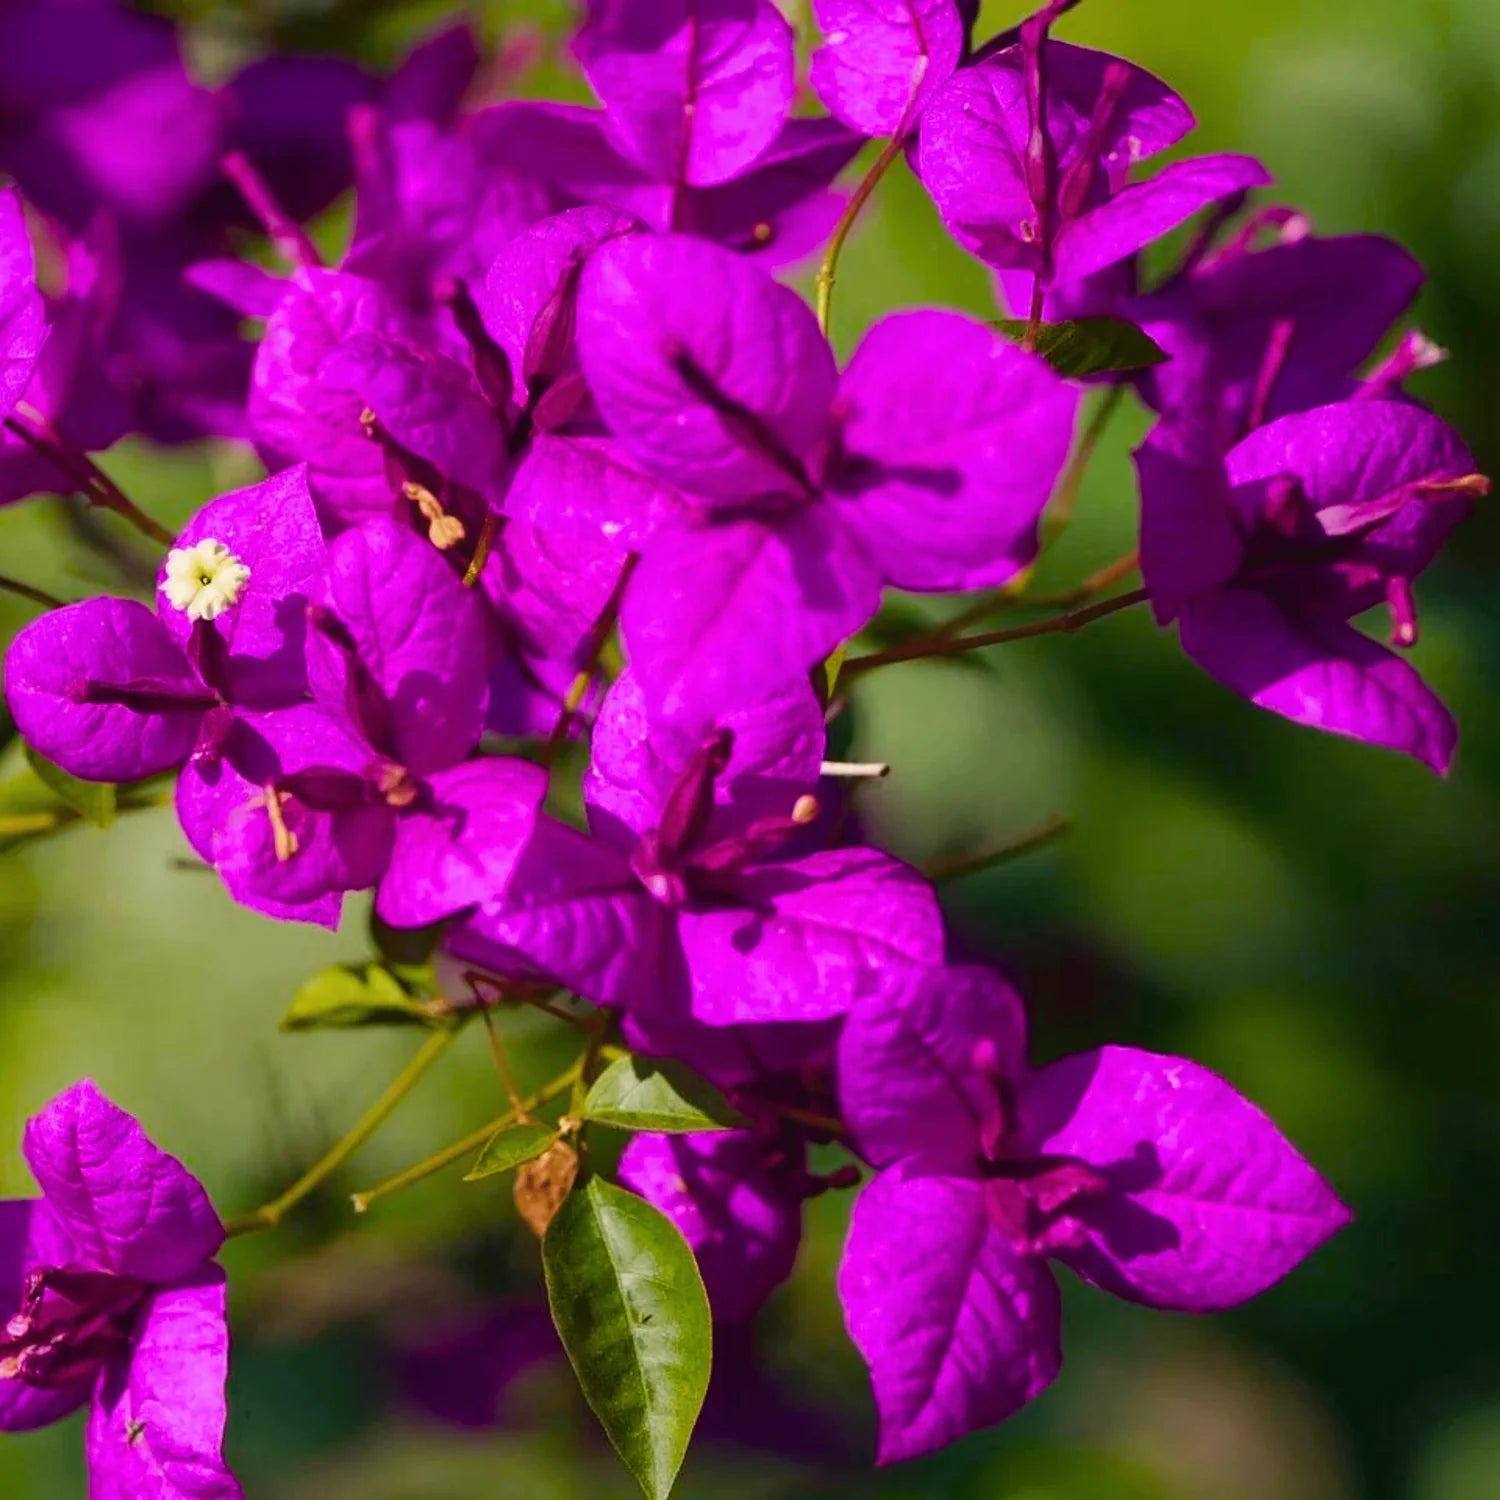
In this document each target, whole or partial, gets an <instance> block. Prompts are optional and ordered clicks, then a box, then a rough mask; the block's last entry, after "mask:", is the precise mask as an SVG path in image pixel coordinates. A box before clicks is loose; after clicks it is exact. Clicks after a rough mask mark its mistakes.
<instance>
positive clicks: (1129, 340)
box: [995, 318, 1167, 380]
mask: <svg viewBox="0 0 1500 1500" xmlns="http://www.w3.org/2000/svg"><path fill="white" fill-rule="evenodd" d="M995 326H996V327H997V328H999V330H1000V332H1001V333H1003V334H1004V335H1005V336H1006V338H1008V339H1012V340H1013V341H1014V342H1016V343H1018V344H1019V343H1021V342H1022V341H1023V340H1024V339H1025V337H1026V320H1025V319H1024V318H1002V319H1001V320H1000V321H999V322H998V323H997V324H996V325H995ZM1036 352H1037V353H1038V354H1040V355H1041V357H1042V358H1043V359H1045V360H1046V361H1047V363H1048V364H1049V365H1051V366H1052V368H1053V369H1054V370H1056V371H1057V373H1058V374H1059V375H1066V376H1067V377H1068V379H1069V380H1082V379H1083V378H1084V377H1085V376H1088V375H1108V374H1112V373H1117V372H1120V371H1125V370H1146V369H1149V368H1150V367H1151V366H1152V365H1159V364H1162V363H1164V362H1165V360H1166V358H1167V353H1166V350H1164V349H1163V348H1162V347H1161V345H1160V344H1158V343H1157V342H1156V340H1155V339H1153V338H1151V337H1150V336H1149V335H1147V334H1145V333H1143V332H1142V331H1141V330H1140V329H1139V328H1137V327H1136V326H1135V324H1134V323H1126V322H1125V321H1124V320H1123V319H1120V318H1084V319H1082V320H1081V321H1079V322H1076V323H1043V324H1042V327H1041V332H1040V336H1039V337H1038V339H1037V346H1036Z"/></svg>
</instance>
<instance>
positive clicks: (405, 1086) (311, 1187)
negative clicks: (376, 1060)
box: [224, 1030, 458, 1235]
mask: <svg viewBox="0 0 1500 1500" xmlns="http://www.w3.org/2000/svg"><path fill="white" fill-rule="evenodd" d="M457 1035H458V1033H457V1032H456V1031H446V1030H445V1031H434V1032H433V1033H432V1035H431V1036H429V1037H428V1038H427V1040H426V1041H425V1042H423V1043H422V1045H421V1047H420V1048H419V1049H418V1051H417V1053H416V1055H415V1056H414V1057H413V1058H412V1059H411V1061H410V1062H409V1063H407V1065H406V1066H405V1067H404V1068H403V1069H402V1070H401V1071H400V1073H398V1074H397V1075H396V1077H395V1079H394V1080H393V1081H392V1083H391V1085H390V1087H389V1088H387V1089H386V1091H385V1092H384V1093H383V1094H382V1095H381V1096H380V1097H379V1098H378V1099H377V1100H376V1101H375V1103H374V1104H372V1105H371V1106H370V1108H369V1109H368V1110H367V1111H366V1112H365V1113H364V1115H362V1116H361V1117H360V1119H359V1121H358V1123H356V1124H355V1126H354V1128H353V1129H352V1130H350V1132H349V1133H348V1134H347V1135H346V1136H344V1138H343V1139H342V1140H341V1141H339V1142H338V1144H337V1145H335V1146H334V1147H333V1149H332V1150H331V1151H329V1152H328V1154H327V1155H326V1156H324V1157H322V1158H321V1159H320V1160H318V1161H316V1162H314V1163H313V1165H312V1166H311V1167H309V1168H308V1169H307V1171H306V1172H304V1173H303V1174H302V1176H300V1177H299V1178H298V1179H297V1180H296V1181H295V1182H294V1183H293V1184H292V1185H291V1186H290V1187H289V1188H288V1189H287V1190H286V1191H285V1192H284V1193H282V1194H281V1195H280V1196H279V1197H277V1198H273V1199H272V1200H271V1201H270V1202H269V1203H266V1204H262V1205H261V1207H260V1208H257V1209H255V1210H254V1212H252V1213H248V1214H244V1215H243V1216H241V1217H240V1218H237V1219H231V1220H230V1221H229V1223H228V1224H226V1225H225V1226H224V1230H225V1233H226V1234H229V1235H237V1234H251V1233H253V1232H254V1231H255V1230H257V1229H274V1228H275V1227H276V1225H277V1224H279V1223H280V1222H281V1220H282V1219H283V1218H285V1217H286V1215H287V1214H289V1213H290V1212H291V1211H292V1210H293V1209H294V1208H296V1206H297V1205H298V1204H299V1203H301V1202H302V1200H303V1199H304V1198H306V1197H307V1196H308V1195H309V1194H310V1193H312V1192H314V1191H315V1190H316V1189H317V1188H318V1187H320V1186H321V1185H322V1184H323V1183H324V1182H326V1181H327V1180H328V1178H330V1177H331V1176H332V1175H333V1174H334V1173H335V1172H336V1171H338V1169H339V1168H340V1167H341V1166H343V1164H344V1163H345V1162H346V1161H348V1159H349V1158H350V1157H351V1156H353V1155H354V1153H355V1152H356V1151H358V1150H359V1148H360V1147H361V1146H363V1145H364V1144H365V1142H366V1141H368V1140H369V1139H370V1137H371V1136H372V1135H374V1134H375V1132H376V1131H377V1130H379V1129H380V1127H381V1126H382V1125H384V1124H385V1122H386V1121H387V1120H388V1119H390V1117H391V1115H392V1114H394V1113H395V1111H396V1107H397V1105H399V1104H400V1103H401V1101H402V1100H403V1099H405V1098H406V1096H407V1095H408V1094H409V1093H411V1091H412V1090H413V1089H414V1088H415V1087H416V1086H417V1084H418V1083H420V1082H421V1081H422V1078H423V1077H424V1076H425V1075H426V1074H427V1072H428V1070H429V1069H430V1068H431V1067H432V1066H433V1064H434V1063H436V1062H437V1060H438V1059H439V1058H440V1057H441V1056H442V1055H443V1053H445V1052H446V1051H447V1050H448V1048H449V1047H451V1046H452V1045H453V1042H454V1039H455V1038H456V1037H457Z"/></svg>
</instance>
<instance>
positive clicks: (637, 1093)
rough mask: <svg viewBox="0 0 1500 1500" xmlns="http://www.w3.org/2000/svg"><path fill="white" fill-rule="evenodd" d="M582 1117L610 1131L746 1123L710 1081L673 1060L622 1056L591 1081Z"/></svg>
mask: <svg viewBox="0 0 1500 1500" xmlns="http://www.w3.org/2000/svg"><path fill="white" fill-rule="evenodd" d="M583 1113H584V1118H585V1119H588V1120H592V1121H594V1122H595V1123H596V1124H599V1125H612V1126H614V1128H615V1129H616V1130H659V1131H664V1132H665V1133H667V1134H669V1135H684V1134H687V1133H688V1132H690V1131H695V1130H735V1129H737V1128H739V1127H741V1126H744V1125H748V1124H749V1123H750V1122H749V1121H748V1120H746V1119H745V1117H744V1116H743V1115H742V1114H740V1113H739V1111H738V1110H736V1109H735V1108H734V1106H733V1105H731V1104H730V1103H729V1101H728V1100H727V1099H726V1098H725V1097H724V1096H723V1095H722V1094H721V1093H720V1092H719V1091H718V1089H716V1088H715V1087H714V1086H713V1085H712V1084H711V1083H706V1082H705V1081H704V1080H703V1079H701V1078H699V1077H698V1075H697V1074H696V1073H694V1072H693V1071H692V1070H691V1069H690V1068H685V1067H683V1065H682V1064H681V1063H678V1062H666V1061H657V1060H655V1059H648V1058H644V1057H622V1058H620V1059H618V1060H617V1061H616V1062H613V1063H611V1064H610V1065H609V1067H607V1068H606V1069H605V1070H604V1072H602V1073H601V1074H600V1075H599V1077H598V1078H597V1079H595V1081H594V1086H593V1088H591V1089H590V1090H589V1093H588V1098H587V1099H586V1100H584V1105H583Z"/></svg>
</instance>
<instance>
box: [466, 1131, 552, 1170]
mask: <svg viewBox="0 0 1500 1500" xmlns="http://www.w3.org/2000/svg"><path fill="white" fill-rule="evenodd" d="M556 1139H557V1126H555V1125H544V1124H542V1123H541V1122H540V1121H537V1120H533V1121H531V1122H529V1123H527V1124H524V1125H507V1126H506V1127H505V1129H504V1130H497V1131H496V1132H495V1134H494V1135H492V1136H491V1137H490V1138H489V1140H487V1141H486V1142H485V1143H484V1150H482V1151H481V1152H480V1153H479V1159H478V1160H477V1161H476V1162H475V1163H474V1165H473V1166H472V1167H471V1168H470V1169H469V1171H468V1172H467V1173H466V1174H465V1176H464V1181H465V1182H480V1181H482V1180H483V1179H484V1178H486V1177H494V1176H495V1175H496V1174H497V1173H500V1172H509V1171H510V1170H511V1168H512V1167H519V1166H521V1165H522V1164H523V1163H524V1162H528V1161H535V1160H536V1159H537V1157H539V1156H540V1155H541V1154H542V1152H544V1151H545V1150H546V1149H547V1147H548V1146H550V1145H551V1144H552V1143H553V1141H555V1140H556Z"/></svg>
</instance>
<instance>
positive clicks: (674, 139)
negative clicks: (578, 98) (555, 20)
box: [575, 0, 796, 187]
mask: <svg viewBox="0 0 1500 1500" xmlns="http://www.w3.org/2000/svg"><path fill="white" fill-rule="evenodd" d="M575 47H576V50H577V53H578V56H579V59H580V60H581V61H582V63H583V66H584V71H585V72H586V73H587V74H588V78H589V82H590V83H591V84H593V86H594V91H595V92H596V93H597V94H598V95H599V97H600V99H601V100H603V102H604V104H605V122H606V129H607V130H608V132H609V135H610V138H611V140H612V141H613V143H614V145H615V147H616V149H618V150H619V152H620V154H621V155H622V156H624V157H625V158H626V159H627V160H629V161H631V162H633V163H634V164H635V165H636V166H637V167H639V168H641V170H643V171H645V172H647V173H649V174H650V175H651V176H653V177H655V178H657V179H658V180H661V181H665V182H675V183H680V184H682V185H684V186H686V185H692V186H696V187H702V186H707V185H710V184H713V183H719V182H723V181H725V180H726V179H728V178H731V177H734V176H736V175H738V174H739V173H740V172H742V171H743V170H744V169H745V168H746V167H748V166H749V165H750V164H751V163H752V162H753V161H754V160H755V159H756V157H758V156H759V155H760V154H761V153H762V152H763V151H764V150H765V149H766V147H767V146H768V145H770V143H771V141H772V140H773V139H774V138H775V136H776V133H777V131H778V130H780V128H781V124H782V121H783V120H784V119H785V118H786V114H787V110H788V109H789V108H790V106H791V102H792V91H793V88H794V87H795V82H796V57H795V53H794V49H793V42H792V30H791V27H790V26H788V25H787V23H786V21H785V20H784V19H783V17H782V15H781V13H780V11H778V10H777V9H776V7H775V6H774V5H773V4H771V3H770V0H600V3H596V4H594V5H593V6H592V7H591V14H590V17H589V21H588V24H587V25H585V26H584V28H583V30H582V31H581V32H580V33H579V34H578V38H577V41H576V43H575Z"/></svg>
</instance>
